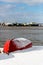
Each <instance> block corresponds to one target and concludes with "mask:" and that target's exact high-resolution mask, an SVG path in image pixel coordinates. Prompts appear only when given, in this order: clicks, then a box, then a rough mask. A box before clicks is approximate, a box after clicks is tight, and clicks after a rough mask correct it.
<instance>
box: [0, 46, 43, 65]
mask: <svg viewBox="0 0 43 65" xmlns="http://www.w3.org/2000/svg"><path fill="white" fill-rule="evenodd" d="M0 49H2V48H0ZM7 64H8V65H43V46H33V47H32V48H29V49H24V50H19V51H15V52H12V53H10V54H9V55H7V54H5V53H0V65H7Z"/></svg>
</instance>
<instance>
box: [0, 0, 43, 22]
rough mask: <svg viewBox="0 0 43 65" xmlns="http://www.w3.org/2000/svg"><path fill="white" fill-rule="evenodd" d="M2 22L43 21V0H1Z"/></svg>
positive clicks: (0, 15) (0, 18) (0, 14)
mask: <svg viewBox="0 0 43 65" xmlns="http://www.w3.org/2000/svg"><path fill="white" fill-rule="evenodd" d="M0 22H39V23H43V0H0Z"/></svg>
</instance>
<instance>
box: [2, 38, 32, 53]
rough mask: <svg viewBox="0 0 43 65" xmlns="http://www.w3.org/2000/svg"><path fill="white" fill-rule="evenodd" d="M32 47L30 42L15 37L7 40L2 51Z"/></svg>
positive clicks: (8, 51)
mask: <svg viewBox="0 0 43 65" xmlns="http://www.w3.org/2000/svg"><path fill="white" fill-rule="evenodd" d="M30 47H32V42H31V41H30V40H28V39H25V38H15V39H12V40H7V41H6V42H5V44H4V47H3V52H4V53H10V52H13V51H16V50H23V49H26V48H30Z"/></svg>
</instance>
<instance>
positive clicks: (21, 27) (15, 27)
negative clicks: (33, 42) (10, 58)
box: [0, 26, 43, 30]
mask: <svg viewBox="0 0 43 65" xmlns="http://www.w3.org/2000/svg"><path fill="white" fill-rule="evenodd" d="M14 29H16V30H18V29H29V30H36V29H37V30H43V27H39V26H0V30H14Z"/></svg>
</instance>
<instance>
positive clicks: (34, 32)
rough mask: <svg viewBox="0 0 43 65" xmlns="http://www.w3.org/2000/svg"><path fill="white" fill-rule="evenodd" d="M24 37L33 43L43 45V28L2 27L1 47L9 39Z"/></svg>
mask: <svg viewBox="0 0 43 65" xmlns="http://www.w3.org/2000/svg"><path fill="white" fill-rule="evenodd" d="M18 37H23V38H27V39H29V40H31V41H32V43H33V45H39V46H40V45H43V29H36V28H35V29H29V28H22V29H21V28H16V29H15V28H13V29H1V28H0V47H3V45H4V43H5V41H6V40H7V39H12V38H18Z"/></svg>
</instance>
